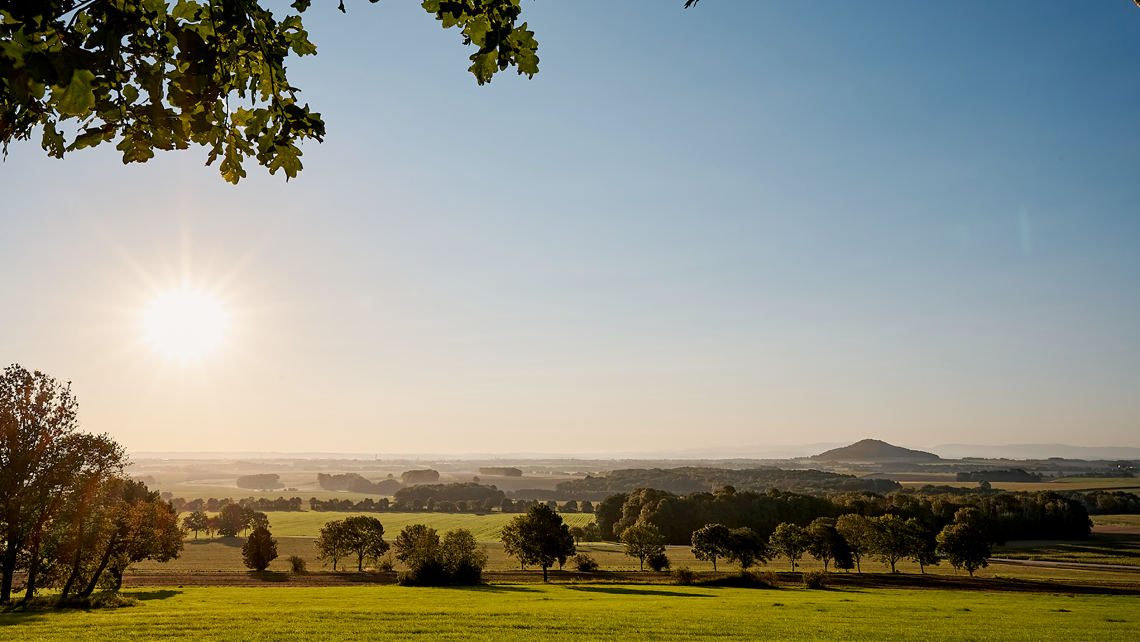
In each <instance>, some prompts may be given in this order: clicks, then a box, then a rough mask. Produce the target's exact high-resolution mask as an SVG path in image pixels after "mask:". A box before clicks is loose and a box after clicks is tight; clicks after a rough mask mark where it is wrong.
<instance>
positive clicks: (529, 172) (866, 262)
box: [0, 0, 1140, 458]
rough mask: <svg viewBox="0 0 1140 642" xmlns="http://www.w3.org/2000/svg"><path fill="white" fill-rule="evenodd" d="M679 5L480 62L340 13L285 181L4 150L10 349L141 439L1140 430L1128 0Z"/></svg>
mask: <svg viewBox="0 0 1140 642" xmlns="http://www.w3.org/2000/svg"><path fill="white" fill-rule="evenodd" d="M326 4H327V3H326ZM682 4H683V2H682V1H680V0H677V1H674V2H670V3H662V2H660V0H637V1H628V2H621V3H608V2H600V1H595V2H586V3H583V2H575V3H565V2H556V1H551V0H542V1H539V2H534V3H525V6H524V11H525V13H524V17H525V19H526V20H528V21H529V25H530V28H532V29H534V30H535V31H536V34H537V35H536V37H537V38H538V40H539V42H540V49H539V56H540V57H541V69H542V71H541V73H540V74H539V75H538V76H536V77H535V78H534V79H533V80H529V81H528V80H525V79H522V78H518V77H515V76H514V75H511V74H502V75H500V76H498V77H496V79H495V80H494V82H492V83H491V84H490V85H489V86H484V87H479V86H477V85H476V84H475V82H474V81H473V80H472V79H471V77H470V76H469V74H467V72H466V71H465V69H466V67H467V64H468V63H467V60H466V57H467V56H468V55H470V53H471V52H470V51H469V50H467V49H465V48H463V47H462V46H460V45H459V43H458V40H459V38H458V36H457V34H455V33H452V32H450V31H443V30H441V29H440V28H439V26H438V24H437V23H435V22H434V21H433V20H432V19H431V17H430V16H426V15H425V14H424V12H423V10H422V9H421V8H420V7H419V6H418V3H397V2H389V3H381V4H378V5H369V4H367V3H352V4H351V6H349V13H348V15H347V16H343V15H341V14H340V13H339V12H337V11H335V7H333V6H329V7H324V8H323V9H322V10H317V9H316V8H314V9H313V10H311V11H310V12H309V13H308V14H306V24H307V26H308V28H309V31H310V35H311V38H312V40H313V41H314V42H316V43H317V45H318V47H319V51H320V53H319V55H318V56H317V57H316V58H310V59H304V60H302V61H298V62H294V63H293V65H292V66H291V68H290V73H291V74H293V75H292V76H291V79H292V81H293V82H295V83H296V84H297V85H298V86H300V87H303V88H304V93H303V94H302V95H301V99H302V100H303V101H308V102H309V103H310V104H311V105H312V106H313V107H314V109H316V110H317V111H319V112H321V113H322V114H323V115H324V117H325V119H326V121H327V122H328V124H329V134H328V137H327V140H326V142H325V143H324V144H322V145H309V146H307V147H306V148H305V157H304V162H305V166H306V169H305V170H304V171H303V172H302V173H301V175H299V176H298V177H297V178H296V179H294V180H292V181H290V182H288V183H286V182H285V181H284V179H283V178H282V177H281V176H280V175H278V176H269V175H267V174H266V173H265V172H264V171H263V170H261V169H260V168H255V167H252V166H251V167H249V172H250V175H249V178H247V179H245V180H243V181H242V183H241V184H240V185H239V186H237V187H234V186H231V185H228V184H225V183H224V182H223V181H222V180H221V179H220V178H218V176H217V173H216V171H215V169H214V168H205V167H202V166H201V165H202V163H203V161H204V157H205V153H204V152H203V151H202V150H200V149H194V150H191V151H186V152H178V153H160V154H158V156H157V157H156V158H154V159H153V160H152V161H150V162H148V163H146V164H144V165H131V166H123V165H122V164H121V162H120V160H119V154H118V152H116V151H115V150H114V149H113V148H111V147H110V146H105V147H104V148H99V149H95V150H87V151H84V152H81V153H77V154H74V155H71V156H69V157H68V159H67V160H65V161H62V162H61V161H57V160H53V159H48V158H45V157H44V154H43V152H42V151H41V150H40V149H39V146H38V140H37V141H33V142H20V143H16V144H13V145H12V146H11V148H10V149H9V156H8V158H7V161H6V163H4V164H3V165H2V166H0V192H2V193H3V195H4V196H3V198H4V205H3V207H0V256H4V257H5V259H6V260H5V264H6V266H7V269H6V270H5V275H6V278H3V279H0V302H3V303H0V312H2V313H0V362H2V363H3V364H4V365H7V364H9V363H20V364H22V365H23V366H25V367H27V368H29V369H38V370H42V371H45V372H47V373H49V374H51V375H53V376H55V377H58V378H60V379H70V380H72V381H73V382H74V389H75V391H76V393H77V395H78V397H79V401H80V403H81V409H80V416H81V418H82V420H83V428H84V429H85V430H87V431H90V432H107V433H110V434H111V435H112V436H113V437H114V438H115V439H116V440H117V441H119V442H120V443H122V444H124V445H125V446H126V447H127V448H128V449H129V450H131V451H132V452H136V453H139V452H148V451H149V452H155V451H161V452H176V451H198V452H213V453H216V452H235V451H246V452H271V451H276V452H308V453H327V452H347V453H430V454H444V455H446V454H460V453H529V454H538V453H565V454H571V453H573V454H590V453H593V454H599V455H605V456H609V455H613V454H621V453H627V454H628V453H642V454H644V453H676V454H677V455H679V456H685V457H702V456H707V457H710V458H712V457H727V456H771V457H785V456H786V457H793V456H797V457H798V456H806V455H812V454H817V453H820V452H823V451H825V450H827V449H829V448H833V447H836V446H840V445H845V444H849V443H851V442H853V441H856V440H858V439H861V438H864V437H874V438H877V439H882V440H885V441H888V442H890V443H892V444H898V445H904V446H907V447H911V448H920V449H925V450H930V451H932V452H936V453H938V454H940V455H942V456H945V457H957V456H964V455H967V454H971V453H969V452H966V451H963V450H962V448H958V446H957V445H958V444H978V445H984V446H994V447H995V448H996V447H998V446H1001V445H1004V444H1071V445H1073V446H1081V447H1107V446H1123V447H1130V448H1132V449H1135V448H1140V394H1137V391H1138V390H1140V334H1138V333H1137V331H1136V330H1137V328H1140V290H1138V288H1137V284H1138V283H1140V252H1137V247H1138V242H1140V217H1138V216H1137V213H1138V212H1140V209H1138V206H1140V182H1138V181H1137V180H1136V178H1135V168H1136V167H1138V166H1140V162H1138V161H1140V147H1138V146H1137V145H1136V141H1137V140H1138V139H1140V110H1138V109H1137V105H1140V82H1138V80H1140V78H1138V76H1137V73H1138V72H1137V70H1138V69H1140V37H1138V36H1140V10H1138V9H1137V7H1136V6H1135V5H1134V4H1133V3H1131V2H1128V1H1115V2H1039V1H1033V2H1031V1H1030V0H1011V1H1009V2H1003V3H993V2H989V1H987V0H956V1H955V2H952V3H928V2H922V3H915V2H908V1H905V0H890V1H884V2H877V3H850V2H838V1H834V2H829V1H822V0H821V1H818V2H783V3H778V2H764V3H762V2H755V1H753V0H703V1H702V2H701V3H700V4H699V5H698V7H697V8H696V9H692V10H688V11H684V10H682V9H681V5H682ZM940 444H941V445H945V446H944V450H942V449H940V447H939V445H940ZM972 447H973V446H970V448H972ZM808 448H810V449H808ZM955 448H958V450H954V449H955ZM963 448H964V447H963ZM1001 452H1003V451H1001V450H991V451H989V452H988V453H985V452H983V453H977V454H978V455H980V456H1002V455H1000V454H994V453H1001ZM1096 452H1097V454H1094V453H1093V452H1092V451H1084V454H1080V453H1079V452H1077V451H1058V453H1057V454H1058V456H1085V457H1088V458H1097V457H1101V456H1111V455H1110V454H1108V455H1102V454H1099V453H1108V452H1110V451H1096ZM1128 452H1129V453H1131V454H1132V456H1137V454H1136V452H1135V451H1134V450H1130V451H1128ZM1070 453H1075V454H1070ZM1020 456H1050V455H1047V454H1045V452H1044V451H1040V452H1038V451H1033V452H1029V453H1023V454H1022V455H1020Z"/></svg>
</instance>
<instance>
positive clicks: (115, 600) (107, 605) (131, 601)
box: [91, 593, 140, 609]
mask: <svg viewBox="0 0 1140 642" xmlns="http://www.w3.org/2000/svg"><path fill="white" fill-rule="evenodd" d="M139 604H140V602H139V599H138V598H137V597H130V596H128V595H120V594H119V593H103V594H102V595H96V596H95V597H93V598H91V608H93V609H121V608H123V607H126V606H138V605H139Z"/></svg>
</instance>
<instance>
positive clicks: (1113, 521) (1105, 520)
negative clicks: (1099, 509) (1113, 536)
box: [1089, 515, 1140, 534]
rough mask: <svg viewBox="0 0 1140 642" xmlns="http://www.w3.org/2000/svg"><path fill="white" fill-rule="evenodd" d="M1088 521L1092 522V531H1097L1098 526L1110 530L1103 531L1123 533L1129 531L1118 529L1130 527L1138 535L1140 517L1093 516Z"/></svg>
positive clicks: (1139, 532)
mask: <svg viewBox="0 0 1140 642" xmlns="http://www.w3.org/2000/svg"><path fill="white" fill-rule="evenodd" d="M1089 519H1091V520H1092V523H1093V529H1094V530H1098V529H1097V527H1098V526H1108V527H1112V528H1111V529H1105V530H1111V531H1114V532H1123V531H1125V530H1131V529H1126V528H1120V527H1132V528H1134V529H1136V533H1137V534H1140V515H1093V516H1092V517H1090V518H1089Z"/></svg>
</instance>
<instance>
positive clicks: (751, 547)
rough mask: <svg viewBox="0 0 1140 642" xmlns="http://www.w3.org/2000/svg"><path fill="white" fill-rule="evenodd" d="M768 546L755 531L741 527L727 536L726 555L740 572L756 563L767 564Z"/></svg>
mask: <svg viewBox="0 0 1140 642" xmlns="http://www.w3.org/2000/svg"><path fill="white" fill-rule="evenodd" d="M768 557H769V555H768V545H767V543H765V542H764V539H763V538H762V537H760V535H759V534H757V533H756V531H754V530H752V529H751V528H748V527H747V526H742V527H740V528H734V529H732V531H731V532H730V533H729V535H728V555H727V556H726V558H727V559H728V560H729V561H730V562H736V563H737V564H739V565H740V568H741V569H742V570H748V569H749V568H751V567H753V566H755V565H756V562H762V563H767V562H768Z"/></svg>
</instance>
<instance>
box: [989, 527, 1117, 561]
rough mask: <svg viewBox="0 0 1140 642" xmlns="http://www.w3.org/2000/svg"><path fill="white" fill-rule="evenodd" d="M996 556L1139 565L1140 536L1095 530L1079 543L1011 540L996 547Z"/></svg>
mask: <svg viewBox="0 0 1140 642" xmlns="http://www.w3.org/2000/svg"><path fill="white" fill-rule="evenodd" d="M994 556H995V557H1005V558H1009V559H1024V560H1038V561H1046V562H1078V563H1082V564H1127V565H1129V566H1137V567H1140V535H1134V534H1128V533H1119V534H1118V533H1095V532H1094V533H1093V534H1092V535H1090V536H1089V539H1087V540H1085V541H1077V542H1009V544H1008V545H1006V546H999V547H994Z"/></svg>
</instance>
